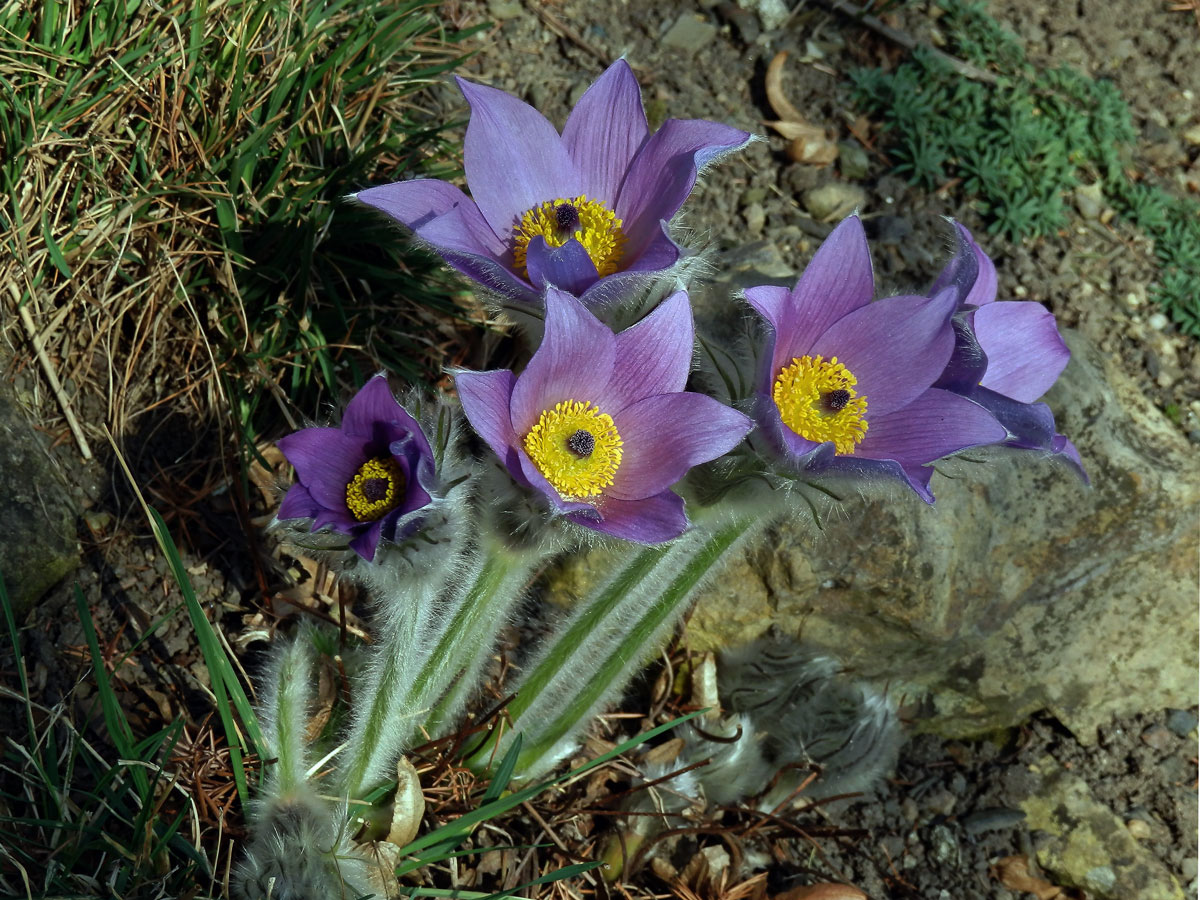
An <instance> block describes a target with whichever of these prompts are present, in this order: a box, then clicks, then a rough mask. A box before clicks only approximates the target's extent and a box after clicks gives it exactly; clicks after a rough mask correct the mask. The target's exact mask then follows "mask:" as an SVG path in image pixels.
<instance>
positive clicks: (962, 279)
mask: <svg viewBox="0 0 1200 900" xmlns="http://www.w3.org/2000/svg"><path fill="white" fill-rule="evenodd" d="M952 224H953V225H954V243H955V246H954V255H953V256H952V257H950V261H949V262H948V263H946V267H945V268H944V269H942V271H941V273H940V274H939V275H938V277H937V278H936V279H935V280H934V282H933V286H932V287H930V289H929V296H930V297H934V296H936V295H938V294H940V293H941V292H942V291H944V290H946V289H947V288H952V289H953V290H954V292H955V296H957V297H958V300H959V303H960V304H962V303H965V302H966V299H967V296H968V295H969V294H970V293H971V289H972V288H973V287H974V286H975V282H976V281H978V280H979V255H980V254H982V252H983V251H982V250H980V251H979V253H978V254H977V253H976V250H978V246H977V245H976V243H975V240H974V238H972V237H971V232H969V231H967V229H966V228H964V227H963V226H962V225H961V224H959V223H958V222H953V223H952Z"/></svg>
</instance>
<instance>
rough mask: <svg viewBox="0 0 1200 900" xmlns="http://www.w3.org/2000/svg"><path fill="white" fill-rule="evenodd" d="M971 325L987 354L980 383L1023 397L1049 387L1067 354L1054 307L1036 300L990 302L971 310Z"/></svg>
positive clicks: (1026, 398) (1032, 397)
mask: <svg viewBox="0 0 1200 900" xmlns="http://www.w3.org/2000/svg"><path fill="white" fill-rule="evenodd" d="M974 325H975V336H976V337H977V338H978V339H979V344H980V346H981V347H982V348H983V352H984V353H986V354H987V359H988V366H987V371H986V372H985V373H984V376H983V380H982V381H981V382H980V383H981V384H982V385H983V386H984V387H986V388H989V389H991V390H993V391H996V392H997V393H1000V394H1004V395H1005V396H1007V397H1012V398H1013V399H1014V400H1020V401H1021V402H1022V403H1032V402H1033V401H1034V400H1036V399H1038V397H1040V396H1042V394H1044V393H1046V391H1048V390H1050V387H1051V385H1053V384H1054V382H1055V381H1056V380H1057V379H1058V376H1059V375H1060V374H1061V373H1062V370H1063V369H1065V368H1066V366H1067V361H1068V360H1069V359H1070V358H1071V351H1070V350H1068V349H1067V345H1066V344H1065V343H1064V342H1063V339H1062V337H1061V336H1060V335H1059V333H1058V326H1057V324H1056V323H1055V321H1054V315H1053V313H1051V312H1050V311H1049V310H1048V309H1046V308H1045V307H1043V306H1042V305H1041V304H1040V303H1034V302H1032V301H1021V300H1004V301H1000V302H997V303H989V304H988V305H987V306H985V307H983V308H982V309H979V310H977V311H976V312H975V316H974Z"/></svg>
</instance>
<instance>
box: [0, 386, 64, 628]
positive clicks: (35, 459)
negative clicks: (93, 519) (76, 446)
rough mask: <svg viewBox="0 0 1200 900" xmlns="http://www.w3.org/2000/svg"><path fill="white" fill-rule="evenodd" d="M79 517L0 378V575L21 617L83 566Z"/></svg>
mask: <svg viewBox="0 0 1200 900" xmlns="http://www.w3.org/2000/svg"><path fill="white" fill-rule="evenodd" d="M75 517H76V514H75V510H74V507H73V505H72V504H71V502H70V500H69V499H68V496H67V492H66V490H65V489H64V487H63V485H62V483H61V482H60V480H59V477H58V475H57V472H56V471H55V469H54V466H53V464H52V463H51V461H50V457H49V455H48V452H47V450H46V447H45V446H44V444H43V442H42V441H41V438H40V436H39V435H38V434H37V432H35V431H34V430H33V428H32V427H31V426H30V424H29V423H28V422H27V421H26V419H25V416H24V414H23V413H22V411H21V409H20V407H19V406H18V405H17V401H16V398H15V397H14V396H13V394H12V391H11V389H10V388H9V386H8V383H7V382H6V381H4V380H0V535H4V539H3V540H0V576H2V577H3V578H4V583H5V585H6V587H7V589H8V596H9V599H10V600H11V602H12V606H13V612H14V613H15V614H16V617H17V619H18V621H19V620H20V619H23V618H24V617H25V614H26V613H27V612H28V611H29V609H30V608H31V607H32V606H33V604H34V603H36V602H37V600H38V599H39V598H41V596H42V595H43V594H44V593H46V591H47V590H49V589H50V588H51V587H53V586H54V584H55V583H56V582H58V581H61V580H62V579H63V578H64V577H66V576H67V575H68V574H69V573H70V572H73V571H74V570H75V568H76V566H78V565H79V545H78V543H77V541H76V538H75Z"/></svg>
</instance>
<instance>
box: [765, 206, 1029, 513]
mask: <svg viewBox="0 0 1200 900" xmlns="http://www.w3.org/2000/svg"><path fill="white" fill-rule="evenodd" d="M874 291H875V286H874V279H873V277H872V275H871V258H870V256H869V255H868V252H867V239H866V235H865V234H864V232H863V228H862V223H861V222H860V221H859V220H858V218H857V217H856V216H851V217H850V218H848V219H846V220H845V221H843V222H842V223H841V224H840V225H839V226H838V227H837V228H836V229H835V230H834V231H833V233H832V234H831V235H830V236H829V238H828V239H827V240H826V241H825V243H824V244H822V245H821V247H820V249H819V250H818V251H817V253H816V255H815V256H814V257H813V260H812V262H811V263H809V265H808V268H807V269H806V270H805V271H804V274H803V275H802V276H801V277H800V280H799V281H798V282H797V283H796V286H795V287H794V288H793V289H792V290H790V291H789V290H787V289H786V288H782V287H775V286H770V285H766V286H762V287H753V288H749V289H747V290H746V292H745V297H746V300H747V301H748V302H749V303H750V305H751V306H753V307H754V309H755V310H757V311H758V312H759V313H760V314H761V315H762V316H763V318H765V319H766V320H767V324H768V325H769V326H770V335H769V337H768V340H767V346H766V352H765V354H764V356H765V359H764V366H763V370H762V372H761V373H760V375H759V386H758V394H757V398H756V404H755V408H756V416H757V418H758V421H759V425H760V426H761V427H762V429H763V432H764V433H765V434H766V435H767V436H768V438H769V439H770V440H771V441H772V442H773V443H774V445H775V447H776V449H777V450H778V451H779V452H781V453H782V454H783V455H784V456H785V457H786V458H787V459H788V460H790V461H791V463H792V464H793V465H794V466H796V467H798V468H801V469H804V470H806V471H810V472H815V473H822V472H830V473H839V472H840V473H846V474H855V475H865V476H871V475H878V474H885V475H891V476H894V477H899V478H901V479H903V480H904V481H906V482H907V483H908V484H909V485H910V486H911V487H912V488H913V489H914V490H915V491H916V492H917V493H918V494H920V495H921V497H922V498H923V499H925V500H926V501H927V502H933V495H932V494H931V493H930V491H929V479H930V476H931V475H932V469H930V468H929V467H928V464H929V463H931V462H933V461H934V460H937V459H941V458H942V457H944V456H947V455H949V454H951V453H955V452H957V451H959V450H963V449H965V448H967V447H974V446H978V445H980V444H992V443H996V442H997V441H1002V440H1004V438H1005V437H1007V433H1006V432H1005V430H1004V428H1003V427H1002V426H1000V425H999V424H998V423H997V422H996V420H995V419H994V418H993V417H992V416H991V415H989V414H988V413H987V411H985V410H984V409H983V408H981V407H980V406H978V405H976V404H975V403H972V402H971V401H970V400H967V399H965V398H963V397H960V396H958V395H956V394H954V393H952V392H950V391H946V390H939V389H937V388H935V387H933V383H934V382H935V381H936V380H937V378H938V376H940V375H941V374H942V371H943V370H944V369H945V368H946V363H947V360H949V358H950V354H951V351H952V350H953V349H954V329H953V327H952V325H951V321H950V320H951V316H952V315H953V314H954V311H955V309H956V308H957V305H958V298H957V295H955V294H954V293H953V292H952V291H950V290H948V289H947V290H943V291H942V292H941V293H939V294H937V295H936V296H935V297H933V298H932V299H931V298H927V297H908V296H905V297H889V298H887V299H884V300H879V301H877V302H875V303H872V302H871V297H872V295H873V294H874Z"/></svg>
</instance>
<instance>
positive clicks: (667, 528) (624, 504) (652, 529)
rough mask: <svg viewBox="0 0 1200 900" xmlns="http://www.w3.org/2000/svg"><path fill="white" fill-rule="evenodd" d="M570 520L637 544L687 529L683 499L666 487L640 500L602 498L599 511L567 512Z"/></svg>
mask: <svg viewBox="0 0 1200 900" xmlns="http://www.w3.org/2000/svg"><path fill="white" fill-rule="evenodd" d="M567 518H568V519H570V520H571V521H572V522H575V523H577V524H579V525H583V526H585V527H587V528H591V529H593V530H595V531H602V532H604V533H605V534H611V535H612V536H613V537H619V538H623V539H624V540H627V541H633V542H634V543H637V544H661V543H663V542H664V541H669V540H673V539H674V538H677V537H679V535H681V534H683V533H684V531H686V530H687V524H688V522H687V516H686V515H684V512H683V500H682V499H681V498H680V497H678V496H677V495H675V494H673V493H671V492H670V491H663V492H662V493H661V494H656V495H655V496H653V497H645V498H643V499H641V500H617V499H615V498H606V499H605V501H604V504H603V507H602V509H601V510H600V512H599V513H587V512H582V513H571V514H569V515H568V516H567Z"/></svg>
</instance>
